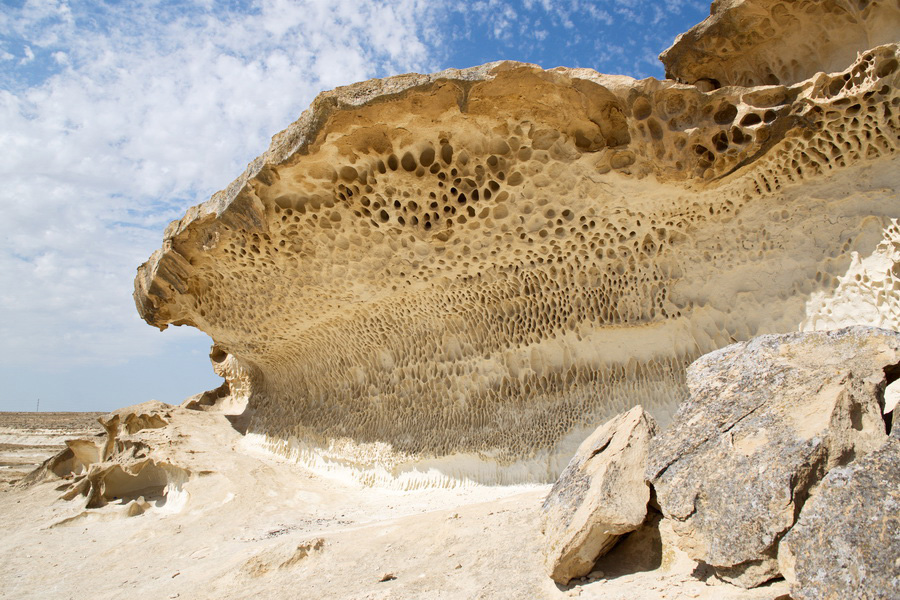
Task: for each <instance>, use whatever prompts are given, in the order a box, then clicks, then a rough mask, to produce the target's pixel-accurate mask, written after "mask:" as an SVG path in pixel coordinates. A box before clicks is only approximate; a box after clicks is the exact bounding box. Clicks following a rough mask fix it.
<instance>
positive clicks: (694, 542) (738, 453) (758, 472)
mask: <svg viewBox="0 0 900 600" xmlns="http://www.w3.org/2000/svg"><path fill="white" fill-rule="evenodd" d="M897 365H900V334H898V333H896V332H891V331H885V330H878V329H871V328H865V327H853V328H848V329H842V330H838V331H834V332H823V333H796V334H788V335H781V336H777V335H767V336H761V337H759V338H756V339H754V340H752V341H751V342H748V343H740V344H734V345H731V346H728V347H727V348H723V349H722V350H718V351H716V352H713V353H710V354H707V355H706V356H703V357H702V358H700V359H699V360H697V361H696V362H695V363H694V364H692V365H691V366H690V368H689V369H688V388H689V389H690V397H689V399H688V400H686V401H685V402H684V403H683V404H682V405H681V406H680V407H679V409H678V412H677V413H676V415H675V418H674V420H673V422H672V424H671V425H670V427H669V428H668V429H667V430H666V431H664V432H663V433H661V434H660V435H659V436H658V437H656V438H655V439H654V440H652V441H651V445H650V457H649V464H648V467H647V479H648V480H649V481H650V483H651V484H652V485H653V487H654V489H655V490H656V496H657V500H658V502H659V505H660V507H661V509H662V511H663V514H664V515H665V516H666V517H667V518H670V519H672V520H673V521H674V527H675V531H676V533H678V534H679V535H680V536H681V537H680V541H679V545H681V547H682V548H683V549H684V550H685V551H687V552H688V554H689V555H690V556H691V557H692V558H694V559H696V560H699V561H703V562H705V563H707V564H709V565H712V566H713V567H715V569H716V572H717V574H718V575H719V576H720V577H723V578H725V579H727V580H730V581H734V582H736V583H739V584H741V585H744V586H746V587H752V586H755V585H758V584H760V583H762V582H764V581H766V580H768V579H771V578H773V577H775V576H777V575H778V565H777V560H776V557H777V550H778V543H779V541H780V540H781V538H782V536H784V534H785V533H786V532H787V531H788V530H789V529H790V528H791V527H792V526H793V525H794V522H795V521H796V519H797V516H798V515H799V514H800V511H801V509H803V506H804V503H805V502H806V500H807V498H808V497H809V494H810V492H811V490H812V489H813V488H814V486H817V485H818V484H819V482H820V481H821V480H822V478H823V477H824V476H825V474H826V473H828V472H829V471H830V470H831V469H833V468H835V467H837V466H840V465H844V464H847V463H849V462H851V461H853V460H854V459H855V458H857V457H862V456H864V455H866V454H868V453H869V452H871V451H873V450H875V449H877V448H878V447H879V446H881V445H882V444H883V443H884V441H885V440H886V439H887V434H886V433H885V422H884V419H883V418H882V408H883V402H884V400H883V398H884V388H885V386H886V384H887V383H888V380H887V375H886V370H887V371H889V372H891V373H893V372H894V370H896V368H897Z"/></svg>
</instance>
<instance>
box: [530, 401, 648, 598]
mask: <svg viewBox="0 0 900 600" xmlns="http://www.w3.org/2000/svg"><path fill="white" fill-rule="evenodd" d="M656 431H657V427H656V422H655V421H654V420H653V417H651V416H650V415H648V414H647V413H645V412H644V410H643V408H642V407H640V406H635V407H634V408H632V409H631V410H630V411H628V412H627V413H624V414H621V415H618V416H617V417H615V418H613V419H611V420H610V421H608V422H607V423H606V424H604V425H602V426H600V427H598V428H597V430H596V431H595V432H594V433H593V434H591V435H590V436H589V437H588V438H587V439H586V440H585V441H584V442H583V443H582V444H581V446H579V448H578V451H577V452H576V453H575V456H574V457H573V458H572V460H571V462H569V464H568V465H567V466H566V468H565V470H564V471H563V472H562V475H560V477H559V480H557V482H556V483H555V484H554V486H553V488H552V489H551V490H550V494H549V495H548V496H547V499H546V500H545V501H544V504H543V506H542V511H541V518H542V523H543V532H544V535H545V536H546V540H547V542H546V545H545V548H544V549H545V554H544V558H545V565H546V568H547V573H548V574H549V575H550V577H551V578H552V579H553V580H554V581H556V582H557V583H560V584H563V585H565V584H567V583H569V581H570V580H571V579H574V578H576V577H583V576H584V575H587V574H588V573H590V572H591V570H592V567H593V566H594V563H595V562H596V561H597V558H599V557H600V556H602V555H603V554H604V553H605V552H606V551H607V550H609V549H610V548H611V547H612V546H613V545H614V544H615V543H616V541H618V539H619V537H620V536H621V535H622V534H625V533H629V532H631V531H634V530H635V529H637V528H638V527H639V526H640V525H641V523H643V522H644V519H645V518H646V516H647V503H648V502H649V501H650V487H649V486H648V485H647V483H646V482H645V481H644V470H645V468H646V466H647V449H648V447H649V444H650V438H652V437H653V436H654V435H655V434H656Z"/></svg>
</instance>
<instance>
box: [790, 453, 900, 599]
mask: <svg viewBox="0 0 900 600" xmlns="http://www.w3.org/2000/svg"><path fill="white" fill-rule="evenodd" d="M778 564H779V567H780V568H781V572H782V573H783V574H784V576H785V578H786V579H787V580H788V581H789V582H790V583H791V597H792V598H794V600H831V599H834V600H838V599H844V598H866V599H871V600H876V599H877V600H889V599H893V598H900V439H897V438H895V437H893V436H892V437H890V438H888V441H887V442H885V444H884V445H883V446H882V447H881V448H879V449H877V450H875V451H874V452H871V453H869V454H867V455H866V456H864V457H862V458H859V459H857V460H855V461H853V462H852V463H850V464H849V465H847V466H844V467H837V468H835V469H832V470H831V471H830V472H829V473H828V475H827V476H826V477H825V479H823V480H822V483H821V485H820V486H819V488H818V489H817V490H816V493H815V495H814V496H813V497H812V498H811V499H810V500H809V502H807V503H806V505H805V506H804V507H803V512H801V513H800V519H799V520H798V521H797V524H796V525H794V527H793V528H792V529H791V531H790V532H789V533H788V534H787V535H786V536H785V538H784V539H783V540H782V542H781V544H780V546H779V550H778Z"/></svg>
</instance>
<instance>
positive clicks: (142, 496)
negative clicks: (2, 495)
mask: <svg viewBox="0 0 900 600" xmlns="http://www.w3.org/2000/svg"><path fill="white" fill-rule="evenodd" d="M177 410H179V409H177V408H175V407H172V406H169V405H168V404H164V403H162V402H157V401H150V402H145V403H143V404H138V405H135V406H131V407H127V408H123V409H119V410H117V411H114V412H112V413H110V414H109V415H107V416H106V417H102V418H100V419H99V421H100V424H101V425H102V426H103V428H104V429H105V430H106V434H105V436H102V437H97V438H94V439H75V440H67V441H66V446H67V448H66V449H65V450H63V451H62V452H60V453H58V454H57V455H55V456H53V457H51V458H49V459H47V460H46V461H45V462H44V463H43V464H42V465H41V466H40V467H38V468H37V469H35V470H34V471H33V472H32V473H31V474H29V475H28V477H26V478H25V479H23V480H22V482H21V483H20V485H21V486H30V485H33V484H35V483H38V482H41V481H46V480H55V479H57V478H61V479H63V480H64V481H65V482H66V483H65V484H63V485H62V486H61V487H59V488H57V489H58V490H59V491H62V495H61V496H60V497H61V499H63V500H69V501H75V500H80V501H81V502H83V504H84V508H86V509H98V508H102V507H105V506H107V505H108V504H111V503H115V504H118V505H122V506H124V509H123V511H124V514H125V515H126V516H129V517H132V516H137V515H140V514H143V513H144V512H146V511H148V510H150V509H151V508H152V507H163V506H166V505H168V508H167V510H169V511H171V510H173V509H177V506H175V505H179V504H183V502H184V500H185V495H186V492H184V490H183V487H184V484H185V483H187V481H188V479H189V478H190V476H191V471H190V469H187V468H184V467H183V466H181V465H179V464H177V461H176V460H173V459H172V457H171V456H169V454H168V452H167V450H166V448H164V447H163V446H165V443H164V441H165V440H166V439H168V438H169V436H170V433H169V432H159V435H157V436H154V435H153V434H150V433H149V431H150V430H161V429H165V428H167V427H168V426H169V424H170V420H171V419H172V416H173V412H174V411H177ZM156 446H160V447H159V448H157V447H156Z"/></svg>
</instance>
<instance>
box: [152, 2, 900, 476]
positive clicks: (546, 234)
mask: <svg viewBox="0 0 900 600" xmlns="http://www.w3.org/2000/svg"><path fill="white" fill-rule="evenodd" d="M732 4H734V5H735V7H736V8H735V10H738V8H740V7H753V6H757V5H759V6H762V5H763V4H765V5H766V6H768V4H766V3H756V4H755V3H751V2H746V3H732ZM732 4H728V5H727V6H731V5H732ZM838 4H839V3H835V2H822V3H812V4H810V5H809V9H808V10H810V11H813V13H815V11H817V10H819V8H818V7H822V6H826V5H827V6H836V5H838ZM869 4H871V7H869V8H868V9H865V10H864V11H863V13H860V14H861V15H862V16H860V17H859V18H858V19H857V21H858V23H857V25H854V27H857V26H858V27H857V29H859V30H860V31H863V30H864V31H866V32H868V33H867V35H868V36H870V37H867V38H866V39H867V40H876V41H872V42H871V44H877V43H879V42H880V41H881V38H882V37H883V35H882V34H881V33H879V32H882V31H883V29H884V26H888V27H889V24H890V23H891V22H892V21H891V20H890V19H893V18H894V17H893V16H891V15H893V12H890V11H889V10H888V9H887V8H884V7H886V6H887V3H869ZM719 6H722V7H725V6H726V5H725V4H722V5H718V4H717V7H719ZM791 6H793V5H791ZM804 6H806V5H804ZM741 10H743V9H741ZM779 10H781V9H777V7H774V6H773V7H772V11H773V14H775V13H777V12H778V11H779ZM797 10H799V9H797V8H795V7H791V8H789V11H793V12H797ZM804 10H805V9H804ZM866 10H868V11H869V12H866ZM873 11H874V12H873ZM879 11H880V12H879ZM820 12H821V15H819V14H818V13H815V15H814V17H813V18H811V19H808V21H809V22H810V23H812V22H814V23H815V25H816V29H809V30H808V34H809V36H810V37H806V36H807V34H806V33H803V32H802V31H801V32H800V33H799V34H797V36H794V35H793V34H792V36H791V38H792V40H794V41H796V40H795V39H794V38H796V37H799V38H802V39H804V40H806V41H807V42H809V43H818V42H819V41H820V38H821V36H820V35H819V34H818V32H819V31H821V30H823V29H825V30H828V31H830V32H832V33H833V34H834V35H835V36H836V35H838V34H837V33H834V32H839V31H844V29H843V28H844V27H845V25H846V23H847V21H846V19H845V18H844V17H843V16H841V15H842V14H843V13H840V12H839V11H837V12H836V11H835V10H831V11H825V10H823V11H820ZM729 14H730V13H729ZM866 15H868V16H866ZM873 15H874V16H873ZM798 18H799V17H798ZM804 18H805V17H804ZM737 22H741V20H740V19H738V21H737ZM886 24H887V25H886ZM860 28H861V29H860ZM857 29H853V30H852V32H851V33H852V35H853V36H855V37H854V39H857V38H858V39H860V40H861V39H863V36H862V34H859V33H858V31H857ZM714 30H715V31H718V30H717V29H715V28H709V32H713V31H714ZM692 35H693V34H692ZM716 35H718V34H716ZM779 35H781V34H779ZM847 35H851V34H850V33H848V34H847ZM709 36H713V33H703V32H702V31H701V32H700V33H699V34H698V35H693V37H692V38H691V39H694V40H695V41H694V42H692V43H696V44H700V42H701V41H702V40H705V39H707V38H708V39H709V40H713V41H712V42H710V43H712V44H713V45H715V43H716V42H715V41H714V40H715V39H718V38H716V37H715V36H713V37H709ZM782 37H784V39H787V36H782ZM767 39H768V38H767ZM829 39H834V40H838V38H837V37H834V38H829ZM697 40H700V41H697ZM679 43H680V44H682V45H683V44H686V43H687V41H686V38H684V39H682V41H681V42H679ZM785 43H786V44H787V42H785ZM835 43H837V42H835ZM854 43H855V42H854ZM860 43H862V42H860ZM701 45H702V44H701ZM698 47H699V46H698ZM704 47H705V46H704ZM773 47H774V46H773ZM782 52H783V54H782V55H781V56H782V57H783V59H784V60H786V61H788V62H789V63H790V64H793V62H792V61H795V60H796V61H806V60H808V59H809V60H817V59H816V58H815V57H816V56H817V55H814V54H810V53H808V52H807V51H806V46H804V45H803V44H801V43H799V42H798V43H796V44H793V45H785V49H784V50H783V51H782ZM828 52H829V54H828V56H833V57H834V58H833V60H832V59H829V60H832V62H829V63H828V64H827V65H825V66H824V67H823V68H825V69H826V70H829V71H831V70H835V69H837V71H836V72H831V73H828V74H825V73H819V74H815V75H813V76H810V77H809V78H807V79H802V78H803V77H807V76H808V75H807V74H806V73H807V70H805V67H804V68H801V69H799V70H797V74H796V75H795V76H787V75H784V76H782V75H779V81H781V82H782V84H781V85H775V86H771V85H768V86H761V87H740V84H741V82H742V81H744V80H743V79H741V78H740V77H738V78H737V79H735V81H734V82H730V83H734V84H736V85H732V86H730V87H723V88H722V89H717V90H713V91H708V89H707V88H705V87H703V86H702V85H701V86H699V87H698V86H692V85H684V84H681V83H677V82H675V81H670V80H666V81H656V80H654V79H645V80H642V81H635V80H633V79H630V78H627V77H620V76H606V75H601V74H599V73H596V72H594V71H591V70H588V69H564V68H560V69H553V70H550V71H544V70H541V69H540V68H538V67H535V66H533V65H527V64H521V63H511V62H502V63H492V64H489V65H484V66H481V67H476V68H473V69H467V70H462V71H458V70H448V71H442V72H440V73H435V74H432V75H415V74H412V75H403V76H398V77H392V78H389V79H385V80H373V81H368V82H364V83H360V84H356V85H353V86H348V87H345V88H339V89H337V90H334V91H332V92H327V93H324V94H322V95H320V96H319V97H318V98H317V99H316V100H315V102H314V103H313V105H312V106H311V107H310V109H309V110H308V111H306V112H305V113H304V114H303V115H302V116H301V118H300V119H299V120H298V121H297V122H296V123H294V124H293V125H291V126H290V127H289V128H288V129H286V130H285V131H284V132H282V133H280V134H278V135H277V136H275V138H274V139H273V142H272V145H271V147H270V149H269V150H268V151H267V152H266V153H265V154H264V155H263V156H261V157H260V158H258V159H257V160H255V161H254V162H253V163H252V164H251V165H250V166H249V167H248V169H247V171H246V172H245V173H244V174H243V175H242V176H241V177H239V178H238V179H237V180H235V182H233V183H232V184H231V185H230V186H229V187H228V188H227V189H226V190H224V191H222V192H220V193H218V194H216V195H215V196H214V197H213V198H212V199H211V200H210V201H208V202H206V203H204V204H202V205H200V206H197V207H194V208H191V209H190V210H189V211H188V213H187V214H186V215H185V217H184V218H183V219H181V220H180V221H177V222H174V223H172V224H171V225H170V226H169V227H168V228H167V230H166V233H165V238H164V241H163V247H162V248H161V249H160V250H159V251H157V252H156V253H154V255H153V256H152V257H151V258H150V260H149V261H148V262H147V263H146V264H144V265H143V266H142V267H141V268H140V269H139V272H138V275H137V278H136V281H135V301H136V304H137V307H138V310H139V312H140V314H141V316H142V317H143V318H144V319H145V320H147V322H148V323H150V324H152V325H155V326H157V327H159V328H162V329H164V328H166V327H167V326H168V325H172V324H174V325H191V326H195V327H198V328H199V329H201V330H203V331H205V332H206V333H208V334H209V335H210V336H211V337H212V338H213V339H214V340H215V343H216V348H215V351H214V360H216V361H217V362H219V363H222V364H223V365H224V364H227V365H228V369H223V370H222V372H223V373H224V375H225V377H226V383H227V384H228V388H227V389H224V388H223V389H222V390H221V391H220V392H217V393H216V394H214V396H215V397H214V398H207V399H206V400H202V399H201V400H200V401H198V405H201V406H202V405H203V404H204V402H211V403H214V402H217V398H219V397H220V396H224V395H226V394H229V395H230V394H231V393H232V391H233V390H237V391H236V392H235V393H237V394H238V395H241V396H242V397H244V398H246V399H247V402H248V413H247V414H248V415H252V416H249V417H248V419H249V421H248V423H247V427H248V431H249V432H250V435H251V438H252V439H256V440H258V441H260V442H261V443H264V444H266V445H267V447H269V448H271V449H273V450H276V451H278V452H281V453H283V454H286V455H288V456H292V457H294V458H296V459H298V460H302V461H304V462H306V463H307V464H309V465H310V466H314V467H316V468H340V469H348V470H350V471H351V472H353V473H355V474H357V475H358V476H360V477H361V478H362V479H363V480H364V481H366V482H370V483H371V482H376V481H389V482H393V484H394V485H399V486H417V485H422V484H444V483H449V482H452V481H459V480H472V479H474V480H479V481H487V482H495V483H504V482H506V483H508V482H520V481H552V480H553V479H554V478H555V477H556V476H557V474H558V473H559V472H560V471H561V470H562V468H563V467H564V466H565V464H566V462H567V461H568V459H569V457H571V455H572V453H573V452H574V450H575V448H576V447H577V445H578V443H579V442H580V441H581V440H582V439H584V437H585V436H586V435H587V434H588V433H589V432H590V430H591V429H592V426H593V424H596V423H598V422H603V421H605V420H606V419H608V418H609V417H611V416H612V415H615V414H618V413H620V412H622V411H624V410H627V409H628V408H630V407H631V406H634V405H636V404H638V403H641V404H643V405H644V407H645V408H646V409H647V410H648V412H650V413H651V414H653V415H654V417H655V418H656V419H657V420H658V421H659V422H660V423H666V422H668V420H669V418H670V416H671V413H672V411H673V410H674V409H675V407H676V406H677V404H678V403H679V401H681V400H682V399H684V398H685V396H686V388H685V382H684V368H685V367H686V365H688V364H689V363H690V362H692V361H693V360H694V359H696V358H697V357H698V356H700V355H701V354H704V353H706V352H709V351H711V350H714V349H716V348H720V347H723V346H725V345H727V344H729V343H731V342H733V341H738V340H745V339H749V338H750V337H753V336H755V335H758V334H763V333H774V332H785V331H796V330H797V329H798V328H802V329H827V328H833V327H837V326H841V325H848V324H854V323H865V324H871V325H880V326H883V327H889V328H896V327H898V326H900V297H898V295H897V294H896V293H895V292H894V290H895V289H896V288H897V287H898V286H900V276H898V271H897V269H896V264H897V262H896V257H897V255H898V248H900V228H898V226H897V224H896V222H895V221H893V219H895V218H896V217H897V216H898V215H900V197H898V193H897V188H898V186H900V169H898V168H897V163H896V160H895V155H896V151H897V147H898V145H900V141H898V140H900V137H898V132H900V111H898V108H897V103H898V102H900V92H898V89H900V86H898V85H897V84H898V77H900V66H898V46H897V44H893V43H892V44H885V45H880V46H874V47H871V46H867V47H866V49H865V51H864V52H862V53H861V54H860V55H859V56H856V51H855V50H854V51H853V52H852V56H849V57H846V58H845V57H844V54H842V53H834V52H831V51H828ZM792 53H794V54H792ZM672 56H673V57H674V56H675V55H674V54H672ZM685 56H687V55H685ZM747 56H748V57H749V58H746V61H752V60H758V61H759V62H760V64H763V65H766V68H768V65H771V64H774V63H773V62H772V61H771V60H769V59H768V58H759V59H755V58H752V56H751V54H747ZM753 56H755V55H753ZM673 60H674V58H673ZM685 60H687V59H683V60H680V62H678V64H679V65H680V64H681V63H683V62H684V61H685ZM729 60H730V59H729ZM840 61H846V62H843V63H841V62H840ZM838 63H840V66H836V65H837V64H838ZM672 64H675V63H672ZM672 68H675V67H672ZM676 70H677V71H678V73H681V74H680V75H678V76H679V77H681V78H683V79H685V80H686V81H687V80H691V79H692V78H693V77H694V75H691V74H688V73H687V71H684V70H683V69H681V68H680V67H678V69H676ZM788 70H790V69H788ZM791 72H793V71H791ZM754 77H755V76H754ZM798 78H799V79H798ZM725 81H728V80H727V79H725ZM766 82H767V80H765V81H756V79H752V83H753V84H756V83H766ZM720 83H721V82H720ZM745 83H747V84H749V83H751V79H747V80H746V82H745Z"/></svg>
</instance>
